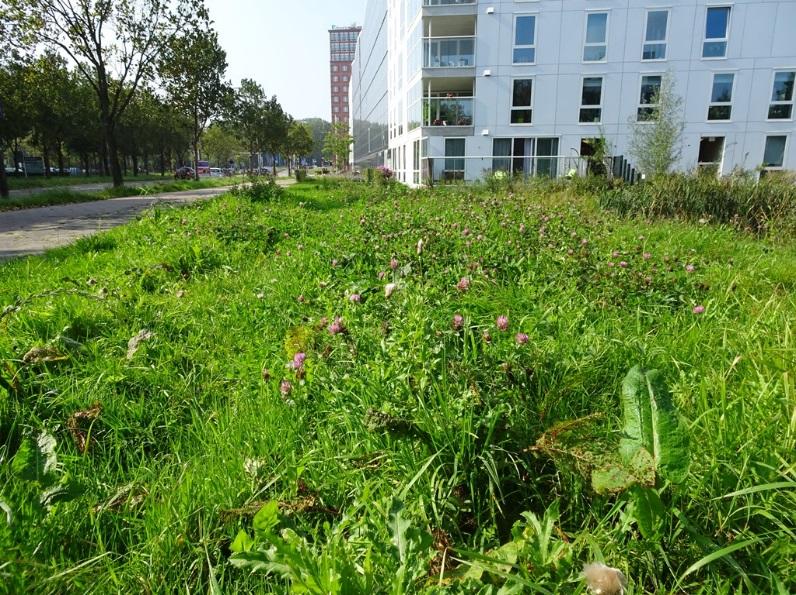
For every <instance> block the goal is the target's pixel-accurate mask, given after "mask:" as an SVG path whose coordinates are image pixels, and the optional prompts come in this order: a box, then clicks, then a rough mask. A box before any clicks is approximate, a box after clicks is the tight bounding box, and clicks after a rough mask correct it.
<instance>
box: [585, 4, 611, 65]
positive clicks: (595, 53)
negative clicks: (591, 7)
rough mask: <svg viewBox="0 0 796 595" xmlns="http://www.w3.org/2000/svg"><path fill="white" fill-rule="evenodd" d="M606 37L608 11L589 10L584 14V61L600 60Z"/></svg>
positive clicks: (602, 57) (604, 53)
mask: <svg viewBox="0 0 796 595" xmlns="http://www.w3.org/2000/svg"><path fill="white" fill-rule="evenodd" d="M607 39H608V13H607V12H590V13H589V14H587V15H586V42H585V43H584V44H583V61H584V62H602V61H604V60H605V55H606V48H607V45H606V40H607Z"/></svg>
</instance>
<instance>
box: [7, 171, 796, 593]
mask: <svg viewBox="0 0 796 595" xmlns="http://www.w3.org/2000/svg"><path fill="white" fill-rule="evenodd" d="M672 183H673V184H676V183H678V182H677V181H676V180H675V181H673V182H672ZM640 191H641V192H647V191H648V190H646V189H644V188H643V187H642V188H641V189H640ZM263 192H266V191H265V190H264V191H263ZM622 192H625V191H622ZM623 195H624V194H623ZM259 196H260V193H255V195H251V194H248V193H247V192H239V193H238V194H237V195H233V194H228V195H225V196H223V197H220V198H217V199H214V200H212V201H208V202H205V203H202V204H196V205H192V206H190V207H185V208H182V209H171V208H166V207H158V208H156V209H154V210H151V211H149V212H147V213H146V214H145V215H143V216H141V217H140V218H139V219H138V220H137V221H136V222H134V223H132V224H130V225H127V226H125V227H121V228H117V229H115V230H113V231H111V232H108V233H105V234H101V235H99V236H94V237H91V238H86V239H83V240H80V241H79V242H77V243H76V244H74V245H72V246H71V247H68V248H63V249H58V250H55V251H52V252H49V253H48V254H46V255H45V256H42V257H32V258H27V259H21V260H16V261H13V262H11V263H8V264H5V265H2V267H0V279H2V284H0V306H2V307H5V309H3V310H1V311H2V314H1V315H0V378H2V382H0V508H1V509H2V513H0V579H2V580H0V585H2V586H0V590H6V591H7V592H11V593H23V592H24V593H117V592H122V591H126V592H135V593H165V592H177V591H180V592H208V591H209V592H225V593H249V592H251V593H269V592H273V593H284V592H289V591H292V592H296V593H300V592H311V593H346V594H347V593H381V592H393V593H400V592H404V593H410V592H411V593H414V592H427V593H498V592H500V593H509V592H513V593H520V592H528V593H531V592H542V593H584V592H585V590H586V586H585V584H584V582H583V581H582V579H581V577H580V573H581V570H582V568H583V566H584V565H585V564H587V563H592V562H603V563H605V564H607V565H609V566H611V567H614V568H617V569H619V570H621V571H622V573H623V574H624V575H625V576H626V577H627V581H628V587H627V589H628V590H627V592H629V593H705V594H715V593H781V594H785V593H789V592H793V591H794V589H796V582H795V581H794V576H796V572H794V566H793V563H794V559H795V558H796V556H795V554H796V551H795V550H794V543H796V539H795V537H796V535H794V531H796V523H794V515H793V511H794V510H796V470H795V469H794V457H793V453H794V452H796V425H794V423H795V422H794V419H796V418H794V398H795V395H796V386H795V385H794V376H795V375H796V367H795V364H794V362H796V344H795V343H794V328H793V321H794V320H796V299H795V298H794V289H796V253H795V252H794V249H793V243H792V240H790V241H787V242H785V241H784V240H783V241H782V242H779V243H778V244H776V245H775V244H772V243H770V242H768V241H766V240H760V239H755V238H754V237H753V236H751V235H749V234H745V233H741V232H736V231H734V230H732V229H730V228H728V227H726V226H725V227H714V226H710V225H700V224H697V223H690V222H688V221H657V222H645V221H638V220H627V219H623V218H620V217H618V216H617V215H616V214H614V213H612V212H610V211H604V210H602V209H601V208H600V207H599V206H597V204H596V202H595V201H594V200H593V199H591V198H589V195H588V194H577V193H573V191H572V188H571V187H567V186H558V185H541V184H539V185H529V186H518V187H515V188H514V189H513V191H511V192H509V191H503V190H499V191H490V190H488V189H486V188H464V187H453V188H441V189H434V190H419V191H408V190H406V189H405V188H402V187H380V186H370V185H367V184H358V185H354V184H347V183H344V182H341V181H320V182H318V183H305V184H299V185H296V186H293V187H291V188H290V189H289V190H286V191H284V192H283V193H277V194H269V195H268V197H267V200H262V199H259V198H258V197H259ZM639 200H640V199H639ZM636 365H641V366H643V367H645V368H655V369H657V370H659V374H658V376H657V378H659V379H660V381H661V382H663V383H665V385H666V386H667V387H668V390H669V391H670V393H671V404H672V406H673V407H674V408H675V411H676V412H677V415H678V416H679V418H680V420H681V421H680V424H681V426H682V428H683V431H684V432H685V433H686V434H687V436H688V439H689V442H690V446H689V452H690V465H689V466H688V471H687V475H685V477H684V478H681V479H682V481H679V482H678V483H676V484H674V483H671V482H669V481H668V480H655V479H654V478H653V480H652V484H649V485H648V487H646V488H644V489H645V490H647V491H645V492H638V491H637V489H638V488H631V489H630V490H626V491H619V492H617V493H607V494H598V493H596V492H595V491H594V490H593V489H592V486H591V483H590V482H589V480H588V476H587V475H586V474H584V469H583V465H582V464H581V461H579V460H578V455H579V451H577V450H576V449H569V450H568V451H567V452H564V450H565V449H563V448H562V449H560V450H561V451H562V456H558V455H556V453H555V452H554V448H555V447H556V445H558V444H559V440H560V438H561V437H562V436H563V435H564V431H565V428H569V430H572V432H571V433H573V434H576V435H577V436H575V438H577V439H579V440H580V441H581V442H583V441H585V442H587V443H588V444H589V445H590V448H591V449H595V448H596V449H601V448H605V451H606V452H610V451H611V450H612V449H615V448H616V446H617V444H619V443H620V438H622V435H621V430H622V427H623V426H622V419H621V418H622V401H621V400H620V394H621V390H622V388H621V385H622V379H623V378H624V377H625V376H626V375H627V373H628V370H630V369H631V368H632V367H634V366H636ZM569 430H567V431H569ZM540 445H542V446H545V447H546V448H540ZM551 445H552V448H551ZM564 454H566V455H567V456H563V455H564ZM634 493H635V494H637V495H636V496H635V497H634V496H633V494H634ZM638 494H642V495H643V497H639V496H638ZM590 568H594V567H590Z"/></svg>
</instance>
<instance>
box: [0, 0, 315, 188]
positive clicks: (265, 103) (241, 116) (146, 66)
mask: <svg viewBox="0 0 796 595" xmlns="http://www.w3.org/2000/svg"><path fill="white" fill-rule="evenodd" d="M0 13H1V14H3V20H2V21H0V47H4V48H11V49H9V50H8V51H6V52H5V53H4V54H2V55H0V195H2V196H7V195H8V188H7V182H6V179H5V163H4V162H3V156H4V153H5V151H6V150H9V149H11V150H13V151H14V152H15V153H16V150H17V149H19V148H20V144H21V143H23V142H24V143H27V144H28V145H31V146H33V147H35V148H36V149H37V150H38V151H39V152H40V153H41V155H42V157H43V158H44V161H45V171H46V172H49V170H50V167H51V163H53V161H54V160H55V161H56V162H57V163H58V168H59V169H61V170H62V169H63V168H64V155H65V153H68V154H70V155H74V156H77V157H78V159H79V161H80V163H81V169H85V170H91V169H93V168H92V164H100V165H101V169H102V170H104V171H105V172H107V173H109V174H110V175H111V177H112V179H113V184H114V186H120V185H122V184H123V178H124V175H125V174H126V171H127V164H128V162H130V163H131V164H132V170H133V173H134V174H137V173H138V170H139V168H141V167H143V168H144V169H146V170H155V169H159V170H160V171H161V173H164V172H165V170H166V169H169V168H171V167H172V164H174V163H176V162H185V156H186V154H187V153H188V149H190V154H191V156H192V159H191V161H192V162H193V163H196V162H197V161H198V160H199V154H200V149H202V148H203V149H204V151H205V153H206V154H209V155H212V156H213V157H214V158H216V160H218V161H222V160H223V162H226V161H227V160H229V159H232V158H234V157H235V155H236V154H238V153H240V152H248V153H250V154H258V153H260V152H263V151H265V152H269V153H271V154H273V155H274V156H276V155H277V154H281V155H283V156H285V157H288V159H291V158H293V159H295V158H297V157H300V156H305V155H309V154H310V153H312V152H313V149H314V148H315V147H316V146H317V141H315V142H314V139H313V134H312V132H311V131H310V130H309V129H308V127H306V126H304V125H302V124H301V123H299V122H296V121H294V120H293V118H291V117H290V116H289V115H288V114H287V113H285V112H284V110H283V109H282V107H281V105H280V104H279V102H278V101H277V99H276V97H270V98H269V97H267V96H266V94H265V92H264V91H263V89H262V87H261V86H260V85H259V84H257V83H256V82H254V81H252V80H244V81H242V83H241V85H240V87H239V88H238V89H234V88H232V86H231V85H230V84H229V83H228V82H227V81H226V69H227V62H226V53H225V52H224V50H223V48H222V47H221V46H220V44H219V41H218V34H217V33H216V31H215V30H214V29H213V27H212V22H211V21H210V18H209V15H208V13H207V10H206V8H205V7H204V4H203V2H202V1H201V0H125V1H124V2H110V1H108V0H58V1H57V2H53V1H52V0H0ZM203 141H204V142H203ZM251 162H252V160H251V159H250V160H249V163H251ZM274 162H276V160H274ZM15 165H16V164H15Z"/></svg>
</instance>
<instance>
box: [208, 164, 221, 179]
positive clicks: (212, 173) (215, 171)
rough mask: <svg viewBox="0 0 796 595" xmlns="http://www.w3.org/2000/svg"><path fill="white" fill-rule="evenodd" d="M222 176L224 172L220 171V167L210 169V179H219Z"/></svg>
mask: <svg viewBox="0 0 796 595" xmlns="http://www.w3.org/2000/svg"><path fill="white" fill-rule="evenodd" d="M223 175H224V172H222V171H221V168H220V167H211V168H210V177H211V178H220V177H221V176H223Z"/></svg>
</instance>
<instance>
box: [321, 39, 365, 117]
mask: <svg viewBox="0 0 796 595" xmlns="http://www.w3.org/2000/svg"><path fill="white" fill-rule="evenodd" d="M360 31H362V27H357V26H356V25H351V26H350V27H332V28H331V29H329V74H330V78H331V81H332V86H331V91H332V124H335V123H337V122H348V116H349V110H350V106H349V99H348V84H349V82H350V81H351V62H353V61H354V52H355V51H356V47H357V38H358V37H359V32H360Z"/></svg>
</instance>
